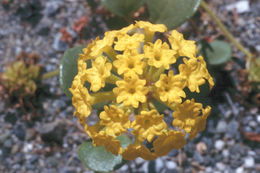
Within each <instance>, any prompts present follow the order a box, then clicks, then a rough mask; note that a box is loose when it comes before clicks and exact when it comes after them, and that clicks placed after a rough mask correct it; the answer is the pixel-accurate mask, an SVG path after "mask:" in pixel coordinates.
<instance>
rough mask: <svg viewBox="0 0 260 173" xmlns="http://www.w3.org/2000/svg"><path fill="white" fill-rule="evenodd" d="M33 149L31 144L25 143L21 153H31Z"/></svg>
mask: <svg viewBox="0 0 260 173" xmlns="http://www.w3.org/2000/svg"><path fill="white" fill-rule="evenodd" d="M32 149H33V145H32V144H31V143H27V144H25V145H24V147H23V152H25V153H28V152H29V151H31V150H32Z"/></svg>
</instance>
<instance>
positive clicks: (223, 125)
mask: <svg viewBox="0 0 260 173" xmlns="http://www.w3.org/2000/svg"><path fill="white" fill-rule="evenodd" d="M216 130H217V132H218V133H225V132H226V131H227V123H226V121H223V120H222V121H219V122H218V124H217V127H216Z"/></svg>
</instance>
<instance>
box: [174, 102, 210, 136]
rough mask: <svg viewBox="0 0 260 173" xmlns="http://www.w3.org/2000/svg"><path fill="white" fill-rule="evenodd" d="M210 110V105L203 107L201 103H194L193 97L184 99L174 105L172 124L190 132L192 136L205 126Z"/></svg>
mask: <svg viewBox="0 0 260 173" xmlns="http://www.w3.org/2000/svg"><path fill="white" fill-rule="evenodd" d="M210 110H211V108H210V107H207V108H206V109H203V107H202V104H201V103H195V102H194V99H192V100H186V101H185V102H184V103H182V104H178V105H177V106H176V107H175V110H174V112H173V114H172V116H173V118H174V120H173V122H172V125H173V126H175V127H178V128H179V129H183V130H184V131H185V132H187V133H191V134H192V135H191V136H192V137H193V136H195V135H196V134H197V133H198V132H199V131H201V130H203V129H204V128H205V125H204V124H205V123H204V122H206V119H207V117H208V115H209V113H210ZM200 114H202V115H200Z"/></svg>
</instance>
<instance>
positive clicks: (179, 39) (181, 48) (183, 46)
mask: <svg viewBox="0 0 260 173" xmlns="http://www.w3.org/2000/svg"><path fill="white" fill-rule="evenodd" d="M169 42H170V43H171V46H172V49H173V50H175V51H176V52H177V53H178V54H179V56H187V57H190V58H191V57H194V56H196V54H197V52H198V50H197V47H196V44H195V41H191V40H185V39H184V38H183V35H182V34H181V33H179V32H178V31H176V30H173V31H172V33H171V35H170V37H169Z"/></svg>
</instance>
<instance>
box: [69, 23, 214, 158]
mask: <svg viewBox="0 0 260 173" xmlns="http://www.w3.org/2000/svg"><path fill="white" fill-rule="evenodd" d="M160 35H164V39H159V37H160ZM197 53H198V51H197V47H196V45H195V42H194V41H190V40H185V39H184V38H183V35H182V34H180V33H179V32H177V31H176V30H173V31H171V32H168V31H167V28H166V27H165V26H164V25H161V24H151V23H149V22H144V21H138V22H136V23H135V24H132V25H130V26H128V27H125V28H123V29H121V30H115V31H109V32H106V33H105V35H104V38H103V39H100V38H99V37H98V38H96V40H94V41H93V42H92V43H91V44H89V45H88V46H87V47H86V48H84V49H83V53H82V54H80V55H79V58H78V74H77V75H76V76H75V78H74V80H73V82H72V86H71V88H70V91H71V93H72V95H73V97H72V103H73V106H74V107H75V109H76V111H75V115H77V117H78V119H79V121H80V123H81V124H82V125H83V126H84V129H85V131H86V133H87V134H88V135H89V136H90V137H91V139H92V142H93V145H94V146H104V147H105V148H106V150H107V151H108V152H112V153H113V154H115V155H118V154H121V155H122V156H123V158H124V159H125V160H133V159H135V158H137V157H142V158H143V159H146V160H152V159H155V158H156V157H159V156H163V155H166V154H167V153H168V152H170V151H171V150H172V149H179V148H182V147H183V146H184V145H185V143H186V139H187V138H189V139H192V138H194V137H195V136H196V134H197V133H198V132H200V131H202V130H204V128H205V126H206V119H207V117H208V116H209V113H210V110H211V108H210V106H207V107H205V108H203V105H202V104H201V103H196V102H195V100H194V99H187V98H186V93H185V90H184V89H186V88H187V89H186V90H190V92H197V93H199V92H200V89H199V87H200V86H201V85H203V84H205V83H206V81H208V84H209V87H210V88H212V87H213V85H214V82H213V79H212V77H211V76H210V74H209V73H208V70H207V68H206V63H205V61H204V59H203V57H202V56H198V57H197ZM158 102H160V103H162V104H164V105H166V106H167V107H168V108H169V109H171V110H172V111H173V113H172V115H165V116H172V119H173V121H172V122H168V121H167V120H165V119H166V117H164V115H162V114H160V113H159V112H158V110H157V109H156V107H157V105H156V103H158ZM100 103H106V105H105V106H104V109H103V111H102V112H101V113H100V114H99V115H97V116H98V117H97V119H98V121H97V122H96V124H90V123H88V117H89V116H90V114H91V111H92V107H93V106H95V105H96V104H100ZM123 134H124V135H127V136H131V137H132V144H130V145H128V146H127V147H126V148H122V147H121V144H120V141H119V140H118V138H117V137H118V136H120V135H123Z"/></svg>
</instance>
